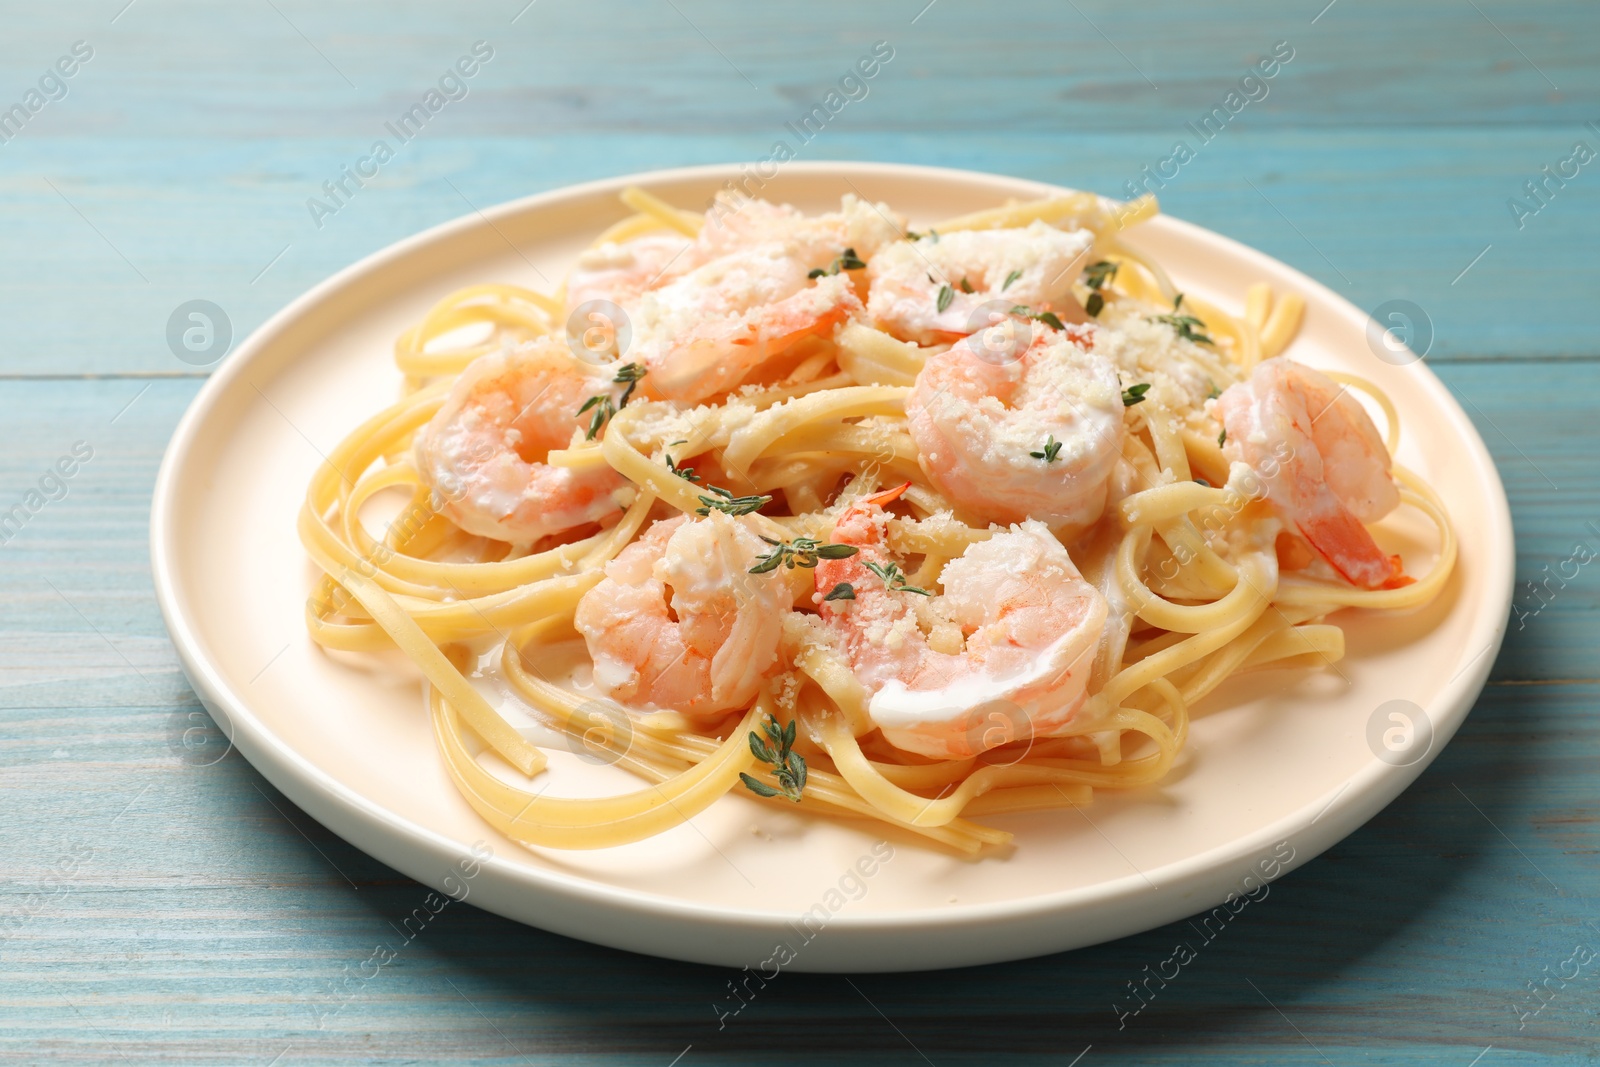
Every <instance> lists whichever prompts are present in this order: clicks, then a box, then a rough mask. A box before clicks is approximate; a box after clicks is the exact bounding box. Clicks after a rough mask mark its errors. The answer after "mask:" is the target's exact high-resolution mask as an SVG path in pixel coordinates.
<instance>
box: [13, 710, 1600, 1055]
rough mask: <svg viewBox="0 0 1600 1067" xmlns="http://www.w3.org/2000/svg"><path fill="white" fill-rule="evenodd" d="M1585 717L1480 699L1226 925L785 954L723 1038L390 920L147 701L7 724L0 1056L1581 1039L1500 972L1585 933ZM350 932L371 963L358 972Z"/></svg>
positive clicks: (1529, 976) (1588, 1031)
mask: <svg viewBox="0 0 1600 1067" xmlns="http://www.w3.org/2000/svg"><path fill="white" fill-rule="evenodd" d="M1597 707H1600V689H1597V687H1595V686H1592V685H1587V686H1550V685H1543V686H1509V685H1497V686H1492V687H1491V688H1490V689H1489V691H1488V692H1487V693H1486V695H1485V697H1484V699H1483V700H1482V701H1481V702H1480V704H1479V707H1478V708H1477V709H1476V711H1475V712H1474V713H1473V715H1472V716H1471V718H1469V720H1468V721H1467V724H1466V725H1465V726H1464V727H1463V729H1462V731H1461V732H1460V734H1459V735H1458V736H1457V738H1456V740H1455V741H1454V742H1453V743H1452V744H1451V746H1450V748H1449V749H1447V750H1446V751H1445V752H1444V753H1443V754H1442V756H1441V757H1440V759H1439V760H1438V762H1437V763H1436V764H1435V765H1434V766H1433V767H1431V768H1430V769H1429V770H1428V771H1427V772H1426V773H1425V774H1424V775H1423V777H1422V778H1421V779H1420V780H1419V781H1418V783H1417V784H1416V785H1415V786H1413V787H1412V788H1411V789H1410V790H1409V791H1407V792H1406V793H1405V794H1404V795H1403V796H1402V797H1401V798H1400V799H1399V800H1398V801H1396V802H1395V803H1394V804H1393V805H1392V806H1391V807H1390V808H1388V809H1387V810H1386V811H1384V812H1383V813H1382V814H1381V815H1379V816H1378V817H1377V818H1376V819H1374V820H1373V821H1372V823H1371V824H1369V825H1368V826H1367V827H1366V828H1364V829H1363V830H1361V831H1360V832H1358V833H1357V834H1355V835H1354V836H1352V837H1351V838H1349V839H1347V840H1346V841H1345V842H1343V843H1342V844H1340V845H1338V846H1336V847H1335V848H1334V849H1333V850H1331V851H1330V852H1329V853H1328V854H1327V855H1325V856H1323V857H1321V858H1320V859H1317V860H1316V861H1315V862H1313V863H1311V864H1309V865H1308V866H1306V867H1304V868H1303V869H1301V870H1300V871H1297V872H1296V873H1294V874H1292V875H1289V876H1287V877H1286V878H1284V879H1283V880H1282V881H1280V882H1279V883H1277V884H1275V885H1273V886H1272V888H1271V889H1270V891H1269V892H1268V895H1267V896H1266V897H1265V898H1264V899H1261V900H1258V901H1256V902H1254V903H1252V904H1250V905H1248V906H1247V907H1246V908H1245V910H1243V911H1241V912H1240V913H1239V914H1238V916H1237V918H1236V919H1234V920H1230V921H1229V922H1228V923H1227V924H1225V925H1223V924H1217V925H1215V926H1213V927H1206V928H1204V929H1203V930H1201V929H1198V928H1196V927H1193V926H1191V925H1190V924H1188V923H1186V922H1180V923H1175V924H1172V925H1170V926H1167V927H1164V928H1161V929H1158V930H1154V931H1150V932H1148V933H1145V934H1141V935H1138V936H1136V937H1131V938H1125V939H1123V940H1121V941H1118V942H1115V943H1113V944H1109V945H1103V946H1099V947H1096V948H1090V949H1086V950H1083V951H1079V952H1075V953H1070V954H1065V955H1060V956H1054V957H1048V958H1045V959H1041V960H1034V961H1029V962H1025V963H1021V964H1015V965H1009V966H997V967H987V968H982V969H979V970H975V971H966V972H961V973H957V974H946V973H935V974H926V975H899V976H863V977H858V978H854V979H851V980H849V981H847V980H846V979H844V978H841V977H837V976H811V975H796V974H783V975H780V976H778V977H777V978H776V979H774V980H773V981H772V982H771V983H770V984H769V985H768V986H767V988H766V989H757V990H756V992H755V996H754V999H753V1001H752V1002H751V1003H750V1004H749V1006H748V1007H747V1008H745V1009H744V1010H743V1011H741V1012H740V1013H739V1015H738V1016H736V1017H734V1018H732V1019H729V1020H727V1021H726V1025H725V1026H723V1027H722V1028H720V1029H719V1025H718V1019H719V1016H718V1012H717V1009H716V1006H717V1005H719V1004H722V1005H723V1008H722V1010H723V1011H726V1010H727V1008H726V1004H727V1003H729V1002H728V1001H725V1000H724V998H725V997H727V996H728V988H727V983H728V982H729V981H731V980H736V979H738V978H739V977H740V976H739V975H737V974H735V973H733V972H729V971H725V970H722V969H718V968H710V967H698V966H689V965H681V964H674V963H669V962H665V961H661V960H654V959H646V958H643V957H636V956H632V955H629V954H627V953H621V952H615V951H610V950H606V949H598V948H594V947H591V946H588V945H584V944H580V943H578V942H574V941H569V940H566V939H564V938H560V937H556V936H554V935H549V934H545V933H542V932H539V931H537V930H532V929H528V928H524V927H521V926H518V925H516V924H513V923H510V922H507V921H505V920H501V919H498V918H495V917H493V916H490V915H488V914H487V913H484V912H480V911H477V910H476V909H474V908H472V907H470V906H464V905H451V906H450V907H448V908H447V909H446V910H445V911H444V912H442V913H441V914H440V915H439V916H438V918H437V919H436V920H434V921H433V922H431V923H430V924H429V925H428V926H427V927H425V928H424V929H423V930H422V931H421V933H420V934H418V935H417V936H415V937H414V938H409V939H408V938H407V937H406V936H405V934H404V932H403V931H402V930H401V925H402V923H403V920H404V919H405V917H406V916H407V915H409V914H410V913H411V911H412V910H413V909H414V908H417V907H419V906H421V904H422V902H423V900H424V899H425V897H426V893H425V891H424V890H423V889H422V888H421V887H419V886H417V885H415V884H413V883H411V882H409V880H407V879H404V878H402V877H400V876H398V875H396V874H395V873H394V872H392V871H388V870H387V869H385V868H383V867H382V866H381V865H379V864H377V863H375V862H373V861H371V860H370V859H367V858H366V857H365V856H363V855H362V854H361V853H359V852H357V851H356V850H354V849H352V848H351V847H349V846H348V845H346V844H344V843H343V842H342V841H340V840H339V839H337V838H335V837H333V835H331V834H329V833H328V832H327V831H325V830H323V829H322V828H321V827H320V826H318V825H317V824H315V823H313V822H312V821H311V820H309V819H307V818H306V817H305V816H303V815H301V814H299V813H298V812H296V811H294V810H293V809H292V808H290V807H289V805H288V804H287V802H286V801H284V800H283V798H282V797H280V796H278V795H277V794H276V792H275V791H273V790H272V789H271V787H270V786H266V785H265V784H264V783H262V782H261V781H260V779H259V778H258V777H257V776H256V775H255V773H254V772H253V771H252V770H251V769H250V768H249V767H248V765H246V764H245V763H244V762H243V761H242V760H240V759H239V758H238V757H237V755H233V756H229V757H227V758H226V759H224V760H222V761H221V762H219V763H217V764H215V765H212V766H209V767H197V766H193V765H189V764H184V763H182V762H181V761H179V760H178V759H177V758H176V757H175V756H174V755H173V753H172V750H171V749H170V748H169V741H168V736H167V731H168V720H169V718H170V714H171V709H170V708H168V707H149V706H143V707H126V706H122V707H114V706H102V707H98V708H86V709H84V710H83V711H82V712H79V713H76V714H74V715H71V716H65V717H64V716H62V715H61V714H60V713H59V712H55V711H52V710H50V709H45V708H37V709H32V710H28V711H22V712H20V713H19V712H18V710H12V711H11V712H8V713H7V715H8V733H15V732H17V731H19V730H20V731H22V732H24V733H26V734H31V735H33V736H34V737H35V738H37V739H38V740H37V743H36V744H33V745H30V746H29V747H27V748H26V749H23V750H16V749H13V750H12V751H11V752H9V753H8V754H7V756H6V760H5V762H6V767H7V769H6V773H5V776H4V778H3V779H0V803H3V804H4V806H5V809H6V810H7V811H10V812H14V813H25V817H24V818H22V819H21V820H20V821H16V820H9V821H8V823H7V825H5V826H3V827H0V845H3V847H4V850H5V855H6V856H7V857H8V863H7V867H8V877H7V879H6V885H5V887H4V889H3V890H0V910H3V911H4V912H6V913H8V914H18V913H19V911H20V912H23V913H25V915H24V919H23V921H22V922H21V923H20V925H16V926H14V927H13V928H12V929H11V930H10V931H9V933H10V936H9V937H7V938H6V939H5V940H4V941H0V954H3V955H0V960H3V964H0V1058H16V1059H18V1060H32V1059H34V1058H35V1057H38V1058H45V1057H46V1056H48V1057H49V1058H50V1059H51V1061H52V1062H107V1061H110V1060H111V1059H113V1058H115V1057H116V1054H117V1053H118V1052H120V1053H122V1055H123V1056H124V1057H126V1058H127V1059H129V1060H133V1061H139V1062H146V1061H150V1062H161V1063H181V1062H229V1063H258V1064H265V1063H267V1062H269V1061H271V1060H272V1058H273V1057H274V1056H277V1055H280V1054H282V1055H283V1057H284V1058H283V1059H282V1060H281V1061H280V1062H282V1063H312V1062H316V1063H325V1062H335V1061H339V1062H345V1061H348V1060H359V1061H360V1062H364V1063H403V1062H427V1063H486V1062H507V1063H515V1062H529V1063H546V1062H554V1061H555V1060H556V1059H557V1058H563V1059H565V1058H571V1057H577V1056H594V1057H604V1058H605V1062H620V1061H625V1062H630V1063H631V1062H638V1063H655V1064H665V1063H668V1062H670V1061H671V1060H672V1058H673V1057H674V1056H676V1055H678V1054H679V1053H681V1052H683V1051H684V1049H685V1048H686V1047H687V1046H690V1045H692V1046H693V1051H692V1053H691V1055H692V1056H693V1057H694V1061H695V1062H707V1061H711V1062H723V1063H735V1062H738V1063H748V1062H750V1061H751V1060H752V1059H754V1058H761V1059H763V1060H772V1061H773V1062H796V1063H814V1062H818V1061H820V1060H823V1059H826V1060H828V1061H829V1062H848V1063H856V1062H868V1061H869V1058H870V1059H879V1058H881V1057H884V1056H889V1057H894V1058H896V1061H897V1062H907V1063H911V1062H919V1060H918V1058H917V1056H916V1052H915V1051H914V1050H913V1049H912V1047H911V1043H914V1044H915V1048H916V1049H918V1050H920V1051H921V1052H922V1053H923V1054H924V1055H925V1056H927V1057H928V1058H929V1059H930V1060H931V1061H932V1062H934V1063H941V1064H942V1063H949V1062H978V1060H979V1058H986V1057H988V1056H990V1055H992V1052H993V1050H994V1049H997V1048H1004V1049H1006V1050H1007V1051H1010V1052H1014V1053H1020V1054H1024V1055H1027V1056H1028V1057H1029V1058H1028V1060H1027V1061H1026V1062H1040V1063H1043V1062H1051V1063H1065V1062H1068V1061H1069V1060H1070V1059H1071V1058H1072V1056H1074V1055H1076V1054H1078V1052H1079V1051H1081V1050H1082V1049H1083V1048H1084V1047H1085V1046H1086V1045H1090V1044H1093V1045H1094V1051H1093V1053H1092V1055H1093V1056H1094V1057H1095V1058H1096V1059H1097V1060H1098V1061H1099V1062H1106V1061H1107V1060H1111V1061H1116V1062H1139V1063H1149V1062H1161V1063H1165V1062H1172V1063H1193V1062H1197V1061H1198V1060H1201V1059H1205V1060H1215V1061H1217V1062H1226V1063H1248V1064H1254V1063H1272V1064H1278V1063H1307V1064H1310V1063H1317V1062H1322V1060H1321V1059H1320V1055H1326V1056H1328V1057H1329V1058H1330V1059H1331V1060H1332V1061H1333V1062H1350V1061H1351V1060H1353V1059H1355V1058H1356V1057H1358V1056H1378V1057H1381V1058H1382V1061H1383V1062H1385V1063H1415V1064H1421V1063H1428V1064H1436V1063H1450V1064H1466V1063H1468V1062H1470V1061H1471V1059H1472V1057H1473V1056H1474V1055H1476V1054H1477V1053H1478V1052H1480V1051H1481V1050H1482V1049H1483V1048H1484V1047H1485V1046H1488V1045H1491V1044H1492V1045H1493V1046H1494V1047H1495V1049H1496V1050H1497V1053H1496V1054H1497V1055H1501V1056H1514V1055H1516V1054H1518V1053H1521V1054H1523V1055H1526V1056H1573V1057H1580V1058H1581V1057H1584V1056H1592V1055H1593V1054H1594V1052H1595V1051H1596V1044H1595V1040H1596V1039H1595V1032H1594V1028H1593V1005H1592V1003H1591V1002H1590V999H1589V998H1590V996H1591V994H1592V988H1591V986H1590V985H1589V984H1588V983H1587V982H1578V981H1572V982H1570V983H1569V984H1568V985H1567V986H1566V987H1565V988H1562V987H1560V986H1556V985H1552V986H1551V987H1550V989H1552V990H1554V991H1555V992H1554V995H1551V994H1548V993H1547V994H1546V996H1547V999H1549V1003H1548V1004H1545V1005H1544V1006H1543V1007H1542V1009H1541V1010H1540V1011H1539V1012H1538V1014H1537V1015H1530V1016H1528V1017H1527V1018H1524V1017H1523V1016H1524V1014H1526V1013H1529V1012H1531V1011H1532V1010H1533V1008H1534V1007H1536V1006H1538V1005H1539V1003H1540V1002H1539V1001H1536V1000H1534V999H1533V997H1532V994H1531V993H1529V992H1528V990H1527V987H1526V983H1528V982H1529V981H1534V980H1538V979H1541V978H1543V976H1544V975H1545V968H1546V967H1548V968H1549V970H1550V971H1551V972H1556V971H1559V970H1561V969H1562V968H1561V965H1562V963H1563V961H1566V960H1567V959H1569V958H1570V957H1571V954H1572V952H1573V948H1574V945H1586V946H1600V930H1597V929H1596V928H1594V926H1593V925H1592V917H1591V916H1590V914H1589V911H1588V909H1587V907H1586V905H1585V903H1584V893H1585V887H1586V886H1588V885H1589V884H1590V883H1591V881H1592V879H1593V865H1594V861H1595V858H1596V856H1597V855H1600V833H1597V831H1596V826H1595V822H1594V819H1593V810H1592V790H1591V789H1590V779H1591V769H1592V766H1593V759H1594V754H1595V752H1596V751H1597V746H1600V717H1597V716H1596V714H1595V713H1596V710H1597ZM85 722H88V723H89V724H91V725H89V728H88V730H87V731H85V730H84V725H85ZM86 733H87V735H88V736H85V734H86ZM47 738H48V739H47ZM63 857H68V858H69V859H68V860H67V861H66V862H65V863H63ZM68 867H71V868H72V870H71V872H70V873H60V872H62V871H65V870H66V869H67V868H68ZM53 872H54V873H53ZM30 894H39V895H38V896H31V895H30ZM1207 934H1209V935H1210V936H1209V937H1207ZM1180 943H1184V944H1187V945H1188V946H1189V947H1190V949H1191V951H1193V953H1194V955H1195V957H1196V958H1195V959H1194V960H1193V961H1192V962H1190V963H1188V964H1186V965H1185V966H1184V967H1182V968H1181V970H1180V971H1179V973H1178V976H1177V977H1175V978H1171V979H1170V981H1169V982H1168V983H1167V984H1166V985H1165V987H1163V986H1162V985H1161V984H1160V983H1159V982H1157V983H1153V984H1152V985H1150V986H1149V993H1148V995H1149V997H1150V998H1151V1002H1150V1003H1149V1004H1148V1006H1146V1007H1145V1008H1143V1009H1142V1010H1140V1011H1139V1012H1138V1013H1137V1014H1130V1013H1131V1012H1132V1010H1133V1008H1134V1006H1135V1004H1136V1002H1135V1000H1134V998H1133V996H1132V994H1131V993H1130V992H1129V988H1128V984H1129V983H1139V982H1141V981H1142V980H1144V978H1145V977H1146V974H1147V972H1146V971H1145V968H1146V967H1147V966H1148V967H1150V968H1151V971H1152V972H1154V971H1156V970H1165V971H1166V973H1167V974H1168V975H1169V976H1171V975H1172V973H1173V970H1174V968H1173V967H1172V966H1171V965H1166V966H1163V961H1165V960H1168V959H1170V958H1171V957H1172V954H1173V951H1174V947H1175V946H1176V945H1178V944H1180ZM378 946H384V947H385V948H386V949H387V950H388V951H390V952H393V953H394V958H393V959H392V961H390V962H387V963H386V964H385V965H384V966H382V967H377V966H376V965H371V964H369V965H368V966H367V967H365V968H363V964H365V963H366V962H367V961H368V960H369V959H370V958H372V954H373V952H374V950H375V948H376V947H378ZM380 958H381V957H380ZM1569 973H1570V972H1569ZM347 976H349V977H347ZM752 988H755V987H752ZM1280 1011H1281V1012H1282V1014H1281V1015H1280V1014H1279V1012H1280ZM880 1013H881V1014H880ZM891 1020H892V1022H891ZM1522 1024H1525V1025H1522ZM1302 1035H1303V1036H1302ZM1308 1043H1309V1044H1311V1045H1314V1046H1315V1050H1317V1051H1313V1049H1312V1048H1309V1047H1308ZM285 1049H287V1050H289V1051H288V1052H287V1053H285ZM685 1062H689V1060H688V1057H685ZM1085 1062H1087V1061H1085Z"/></svg>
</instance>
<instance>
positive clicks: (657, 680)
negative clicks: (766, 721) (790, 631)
mask: <svg viewBox="0 0 1600 1067" xmlns="http://www.w3.org/2000/svg"><path fill="white" fill-rule="evenodd" d="M749 522H750V520H747V519H742V518H732V517H730V516H728V515H725V514H723V513H722V512H720V511H713V512H711V514H709V515H707V516H706V517H705V518H703V519H699V520H696V519H692V518H689V517H688V516H679V517H678V518H674V519H667V520H664V521H661V522H657V523H655V524H654V525H652V526H651V527H650V528H649V529H648V530H646V531H645V533H644V536H642V537H641V538H639V540H637V541H635V542H634V543H633V544H631V545H629V546H628V547H627V548H625V549H623V550H622V551H621V552H620V553H619V554H618V555H617V558H616V559H614V560H612V561H611V562H610V563H608V564H606V576H605V578H603V579H602V580H601V581H600V584H599V585H597V586H595V587H594V588H593V589H591V590H589V592H587V593H585V594H584V595H583V598H582V599H581V600H579V601H578V609H577V614H576V617H575V619H574V625H575V626H576V627H577V629H578V632H579V633H581V634H582V635H583V638H584V641H585V642H587V644H588V646H589V655H590V656H591V657H592V658H593V659H594V680H595V684H596V685H598V686H599V687H600V688H601V689H602V690H603V691H604V692H605V693H606V694H607V695H609V696H611V697H612V698H614V699H615V700H617V701H619V702H621V703H623V704H625V705H627V706H629V707H632V708H638V709H670V710H672V711H678V712H682V713H683V714H685V715H698V716H707V715H716V714H719V713H721V712H724V711H729V710H732V709H735V708H742V707H745V706H747V705H748V704H749V703H750V701H752V700H753V699H755V697H756V692H757V690H758V689H759V688H760V686H761V682H762V679H764V678H765V677H767V676H768V675H769V674H770V673H772V671H773V669H774V668H775V666H776V664H777V657H778V642H779V639H780V638H781V637H782V636H783V616H784V615H785V614H786V613H787V612H788V610H789V592H788V589H787V587H786V586H785V585H784V583H783V581H782V579H781V578H777V577H774V576H773V575H770V574H760V575H756V574H750V573H748V571H749V567H750V561H751V560H753V559H755V558H756V557H757V556H758V555H760V554H761V553H763V552H765V551H766V550H767V546H766V545H765V544H764V543H763V542H762V540H761V539H760V537H758V536H757V535H756V534H755V533H754V532H753V531H752V530H751V528H750V525H749Z"/></svg>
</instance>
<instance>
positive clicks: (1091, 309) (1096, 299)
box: [1083, 293, 1106, 319]
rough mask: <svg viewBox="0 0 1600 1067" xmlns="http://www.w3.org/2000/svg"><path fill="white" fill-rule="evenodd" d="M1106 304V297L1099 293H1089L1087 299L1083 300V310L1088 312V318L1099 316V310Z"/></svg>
mask: <svg viewBox="0 0 1600 1067" xmlns="http://www.w3.org/2000/svg"><path fill="white" fill-rule="evenodd" d="M1105 306H1106V298H1105V297H1103V296H1101V295H1100V294H1099V293H1090V294H1089V299H1088V300H1085V301H1084V302H1083V310H1085V311H1087V312H1088V313H1089V317H1090V318H1092V319H1093V318H1099V316H1100V312H1101V311H1102V310H1103V309H1104V308H1105Z"/></svg>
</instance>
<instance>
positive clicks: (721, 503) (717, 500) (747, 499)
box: [694, 485, 772, 515]
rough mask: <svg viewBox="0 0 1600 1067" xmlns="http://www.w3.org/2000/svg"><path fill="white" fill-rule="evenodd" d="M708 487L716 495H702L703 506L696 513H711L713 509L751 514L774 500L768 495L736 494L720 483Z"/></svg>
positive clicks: (726, 512)
mask: <svg viewBox="0 0 1600 1067" xmlns="http://www.w3.org/2000/svg"><path fill="white" fill-rule="evenodd" d="M706 489H707V490H708V491H710V492H712V493H715V494H716V495H715V496H703V497H701V498H700V503H701V504H702V505H703V506H702V507H698V508H695V509H694V513H695V514H696V515H709V514H711V512H712V510H713V509H715V510H717V511H721V512H724V513H725V514H728V515H749V514H751V513H753V512H757V511H760V510H761V509H762V508H763V507H765V506H766V505H767V504H769V503H771V502H772V497H770V496H767V495H761V496H734V495H733V494H732V493H731V492H729V491H728V490H726V489H724V488H722V487H721V486H720V485H708V486H706Z"/></svg>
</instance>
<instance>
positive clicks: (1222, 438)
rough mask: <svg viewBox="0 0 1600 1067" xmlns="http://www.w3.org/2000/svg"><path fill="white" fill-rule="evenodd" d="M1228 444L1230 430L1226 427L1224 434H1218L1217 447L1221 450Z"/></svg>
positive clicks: (1223, 430)
mask: <svg viewBox="0 0 1600 1067" xmlns="http://www.w3.org/2000/svg"><path fill="white" fill-rule="evenodd" d="M1227 443H1228V428H1227V427H1226V426H1224V427H1223V428H1222V432H1221V433H1219V434H1217V447H1218V448H1221V447H1222V446H1223V445H1225V444H1227Z"/></svg>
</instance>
